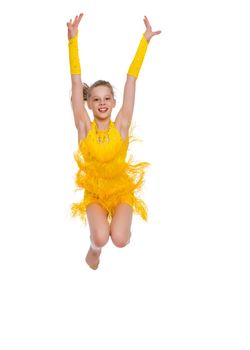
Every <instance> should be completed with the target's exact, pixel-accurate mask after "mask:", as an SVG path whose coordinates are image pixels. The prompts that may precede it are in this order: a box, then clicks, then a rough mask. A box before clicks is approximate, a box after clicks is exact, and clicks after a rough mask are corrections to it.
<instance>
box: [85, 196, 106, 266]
mask: <svg viewBox="0 0 250 350" xmlns="http://www.w3.org/2000/svg"><path fill="white" fill-rule="evenodd" d="M107 216H108V212H107V210H106V209H104V208H103V207H102V206H101V205H99V204H97V203H91V204H89V205H88V207H87V217H88V223H89V228H90V242H91V245H90V247H89V251H88V253H87V255H86V258H85V261H86V263H87V264H88V265H89V267H91V268H92V269H93V270H96V269H97V268H98V265H99V257H100V255H101V248H102V247H103V246H104V245H105V244H106V243H107V242H108V240H109V233H110V226H109V222H108V220H107Z"/></svg>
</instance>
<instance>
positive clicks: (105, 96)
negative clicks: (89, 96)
mask: <svg viewBox="0 0 250 350" xmlns="http://www.w3.org/2000/svg"><path fill="white" fill-rule="evenodd" d="M99 97H100V96H93V98H99ZM104 97H111V94H110V95H105V96H104Z"/></svg>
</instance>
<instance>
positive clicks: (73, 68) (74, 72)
mask: <svg viewBox="0 0 250 350" xmlns="http://www.w3.org/2000/svg"><path fill="white" fill-rule="evenodd" d="M68 49H69V63H70V73H71V79H72V82H74V81H79V80H81V66H80V59H79V54H78V32H77V34H76V35H75V36H74V37H73V38H71V39H69V41H68Z"/></svg>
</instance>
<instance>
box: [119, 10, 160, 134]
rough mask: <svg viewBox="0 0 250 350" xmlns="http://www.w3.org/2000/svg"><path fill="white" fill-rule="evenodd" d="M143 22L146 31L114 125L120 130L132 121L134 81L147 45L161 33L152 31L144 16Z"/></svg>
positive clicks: (128, 75) (129, 73)
mask: <svg viewBox="0 0 250 350" xmlns="http://www.w3.org/2000/svg"><path fill="white" fill-rule="evenodd" d="M143 21H144V24H145V26H146V31H145V33H144V34H143V36H142V38H141V41H140V43H139V46H138V48H137V51H136V54H135V56H134V59H133V61H132V63H131V65H130V67H129V70H128V73H127V80H126V83H125V86H124V93H123V104H122V107H121V109H120V111H119V113H118V115H117V117H116V123H117V124H118V125H119V126H120V127H121V128H129V126H130V124H131V121H132V116H133V110H134V103H135V90H136V89H135V88H136V80H137V78H138V75H139V72H140V69H141V66H142V63H143V60H144V57H145V54H146V51H147V47H148V43H149V42H150V40H151V38H152V37H153V36H154V35H157V34H160V33H161V31H160V30H158V31H156V32H153V31H152V28H151V25H150V23H149V20H148V19H147V17H146V16H144V19H143Z"/></svg>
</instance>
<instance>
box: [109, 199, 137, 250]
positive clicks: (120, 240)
mask: <svg viewBox="0 0 250 350" xmlns="http://www.w3.org/2000/svg"><path fill="white" fill-rule="evenodd" d="M132 216H133V209H132V207H131V206H130V205H129V204H127V203H120V204H118V205H117V207H116V209H115V213H114V215H113V218H112V221H111V224H110V235H111V239H112V241H113V243H114V244H115V245H116V246H117V247H119V248H122V247H125V246H126V245H127V244H128V243H129V240H130V236H131V231H130V230H131V224H132Z"/></svg>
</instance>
